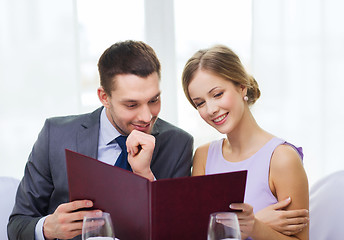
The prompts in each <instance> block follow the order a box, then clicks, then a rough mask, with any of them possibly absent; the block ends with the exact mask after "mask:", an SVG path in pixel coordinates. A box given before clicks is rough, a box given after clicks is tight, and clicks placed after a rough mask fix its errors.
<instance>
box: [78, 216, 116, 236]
mask: <svg viewBox="0 0 344 240" xmlns="http://www.w3.org/2000/svg"><path fill="white" fill-rule="evenodd" d="M114 239H115V233H114V230H113V225H112V221H111V217H110V214H109V213H106V212H103V213H102V215H101V216H96V215H95V214H94V213H89V214H87V215H86V216H85V217H84V221H83V225H82V240H114Z"/></svg>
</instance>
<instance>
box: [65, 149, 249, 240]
mask: <svg viewBox="0 0 344 240" xmlns="http://www.w3.org/2000/svg"><path fill="white" fill-rule="evenodd" d="M66 162H67V174H68V185H69V196H70V200H71V201H73V200H80V199H89V200H92V201H93V202H94V208H95V209H101V210H103V211H105V212H109V213H110V214H111V218H112V221H113V225H114V229H115V235H116V237H117V238H119V239H120V240H176V239H178V240H184V239H185V240H186V239H187V240H189V239H197V240H206V239H207V228H208V221H209V214H210V213H212V212H218V211H229V204H230V203H233V202H243V200H244V194H245V186H246V175H247V171H238V172H232V173H222V174H214V175H206V176H197V177H183V178H174V179H162V180H157V181H154V182H150V181H149V180H148V179H146V178H143V177H141V176H138V175H136V174H133V173H132V172H129V171H126V170H123V169H121V168H118V167H115V166H111V165H108V164H105V163H102V162H100V161H98V160H96V159H93V158H90V157H87V156H85V155H82V154H79V153H76V152H73V151H70V150H68V149H66Z"/></svg>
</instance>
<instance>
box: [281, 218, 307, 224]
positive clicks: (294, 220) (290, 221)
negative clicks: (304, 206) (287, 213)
mask: <svg viewBox="0 0 344 240" xmlns="http://www.w3.org/2000/svg"><path fill="white" fill-rule="evenodd" d="M286 223H287V224H288V225H304V224H308V223H309V218H308V217H299V218H288V219H286Z"/></svg>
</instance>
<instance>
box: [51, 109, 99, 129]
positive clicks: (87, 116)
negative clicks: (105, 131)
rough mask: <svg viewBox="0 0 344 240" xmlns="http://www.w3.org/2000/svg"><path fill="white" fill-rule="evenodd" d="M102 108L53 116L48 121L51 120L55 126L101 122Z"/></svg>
mask: <svg viewBox="0 0 344 240" xmlns="http://www.w3.org/2000/svg"><path fill="white" fill-rule="evenodd" d="M101 110H102V108H98V109H96V110H95V111H93V112H89V113H82V114H75V115H66V116H57V117H51V118H48V119H47V120H46V121H47V122H49V124H50V125H54V126H69V125H76V124H77V125H80V124H88V123H91V122H99V117H100V112H101Z"/></svg>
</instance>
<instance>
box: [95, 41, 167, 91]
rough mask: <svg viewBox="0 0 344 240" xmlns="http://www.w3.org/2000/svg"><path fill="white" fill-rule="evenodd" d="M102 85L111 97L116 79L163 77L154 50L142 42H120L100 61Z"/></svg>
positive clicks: (106, 51)
mask: <svg viewBox="0 0 344 240" xmlns="http://www.w3.org/2000/svg"><path fill="white" fill-rule="evenodd" d="M98 71H99V75H100V85H101V86H102V87H103V88H104V90H105V92H106V93H107V94H108V95H109V96H111V91H113V90H114V89H115V87H116V86H115V85H116V81H114V80H115V77H116V75H119V74H134V75H137V76H139V77H147V76H149V75H150V74H152V73H154V72H156V73H157V74H158V76H159V79H160V77H161V67H160V62H159V59H158V57H157V56H156V54H155V52H154V50H153V48H151V47H150V46H149V45H147V44H146V43H144V42H141V41H132V40H127V41H124V42H118V43H115V44H113V45H112V46H110V47H109V48H108V49H106V50H105V51H104V53H103V54H102V56H101V57H100V58H99V61H98Z"/></svg>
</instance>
